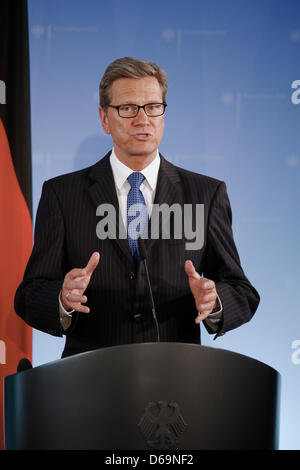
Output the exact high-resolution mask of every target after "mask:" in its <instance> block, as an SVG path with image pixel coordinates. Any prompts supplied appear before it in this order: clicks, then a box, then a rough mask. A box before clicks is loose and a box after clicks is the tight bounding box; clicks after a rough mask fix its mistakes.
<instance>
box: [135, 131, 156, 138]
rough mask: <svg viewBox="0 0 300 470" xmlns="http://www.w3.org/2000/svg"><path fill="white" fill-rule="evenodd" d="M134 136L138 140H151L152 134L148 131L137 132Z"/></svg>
mask: <svg viewBox="0 0 300 470" xmlns="http://www.w3.org/2000/svg"><path fill="white" fill-rule="evenodd" d="M133 137H134V138H135V139H137V140H149V139H150V138H151V137H152V135H151V134H149V133H147V132H139V133H137V134H134V135H133Z"/></svg>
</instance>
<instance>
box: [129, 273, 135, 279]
mask: <svg viewBox="0 0 300 470" xmlns="http://www.w3.org/2000/svg"><path fill="white" fill-rule="evenodd" d="M128 277H129V279H130V280H131V281H132V280H133V279H135V273H134V272H133V271H131V272H130V273H129V275H128Z"/></svg>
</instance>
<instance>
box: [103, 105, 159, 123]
mask: <svg viewBox="0 0 300 470" xmlns="http://www.w3.org/2000/svg"><path fill="white" fill-rule="evenodd" d="M153 104H161V105H163V107H164V109H163V112H162V113H161V114H156V115H155V116H151V114H147V111H146V106H151V105H153ZM122 106H136V107H137V112H136V114H135V115H134V116H121V115H120V108H121V107H122ZM167 106H168V105H167V103H165V102H163V103H147V104H144V105H143V106H139V105H138V104H135V103H125V104H119V105H118V106H113V105H112V104H107V105H106V108H114V109H116V110H117V111H118V114H119V116H120V118H123V119H132V118H135V117H137V115H138V114H139V112H140V109H141V108H142V109H143V110H144V112H145V114H146V115H147V116H148V117H158V116H162V115H163V114H165V111H166V107H167Z"/></svg>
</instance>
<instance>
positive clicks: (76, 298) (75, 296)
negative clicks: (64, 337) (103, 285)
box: [60, 251, 100, 313]
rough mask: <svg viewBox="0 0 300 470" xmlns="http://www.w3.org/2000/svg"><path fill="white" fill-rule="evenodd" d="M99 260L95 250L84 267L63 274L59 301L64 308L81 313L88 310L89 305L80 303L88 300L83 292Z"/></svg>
mask: <svg viewBox="0 0 300 470" xmlns="http://www.w3.org/2000/svg"><path fill="white" fill-rule="evenodd" d="M99 260H100V254H99V253H98V252H97V251H95V252H94V253H93V254H92V256H91V257H90V259H89V262H88V264H87V265H86V267H85V268H82V269H79V268H74V269H72V270H71V271H69V272H68V273H67V274H66V275H65V278H64V282H63V286H62V290H61V294H60V301H61V303H62V306H63V307H64V309H65V310H76V312H83V313H89V312H90V309H89V307H87V306H85V305H82V303H84V304H85V303H86V302H87V300H88V299H87V297H86V295H83V293H84V291H85V290H86V288H87V286H88V285H89V282H90V279H91V276H92V274H93V272H94V270H95V269H96V267H97V266H98V263H99Z"/></svg>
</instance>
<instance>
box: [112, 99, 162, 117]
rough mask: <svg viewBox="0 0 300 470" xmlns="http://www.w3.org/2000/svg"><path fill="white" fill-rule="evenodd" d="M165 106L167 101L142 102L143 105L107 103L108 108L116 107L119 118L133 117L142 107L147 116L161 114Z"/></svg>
mask: <svg viewBox="0 0 300 470" xmlns="http://www.w3.org/2000/svg"><path fill="white" fill-rule="evenodd" d="M166 106H167V103H148V104H144V106H139V105H138V104H120V105H119V106H113V105H111V104H108V105H107V107H108V108H114V109H117V110H118V113H119V116H120V117H121V118H134V117H136V116H137V115H138V113H139V111H140V109H141V108H143V110H144V111H145V113H146V114H147V116H149V117H156V116H162V115H163V114H164V112H165V110H166Z"/></svg>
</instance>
